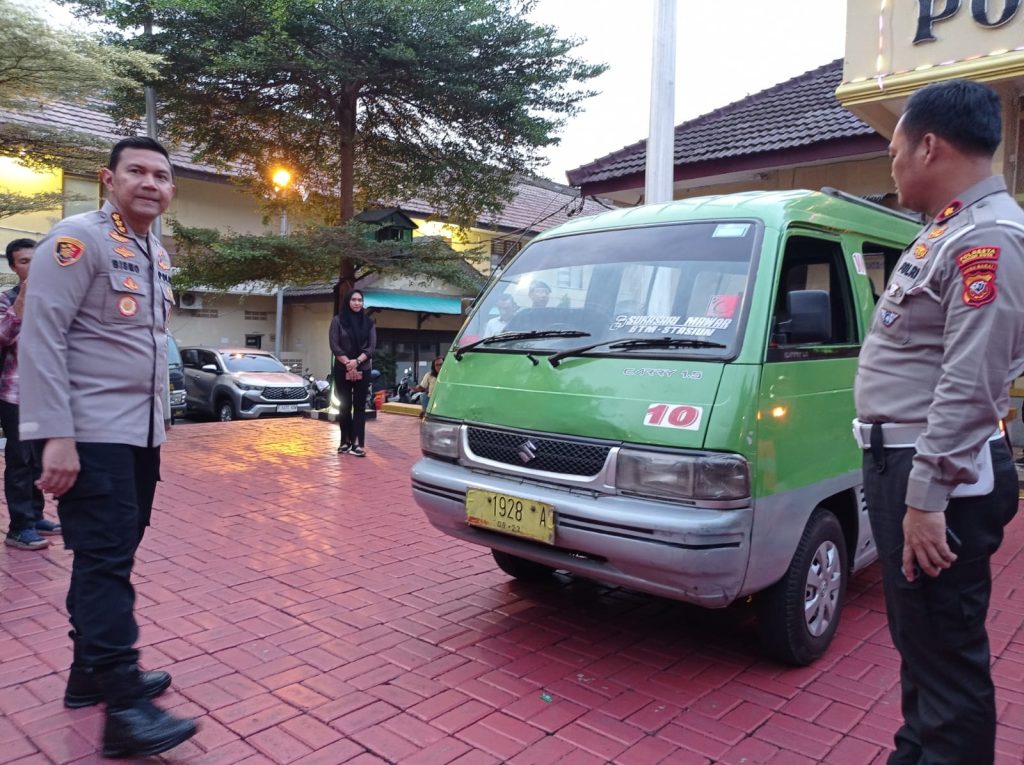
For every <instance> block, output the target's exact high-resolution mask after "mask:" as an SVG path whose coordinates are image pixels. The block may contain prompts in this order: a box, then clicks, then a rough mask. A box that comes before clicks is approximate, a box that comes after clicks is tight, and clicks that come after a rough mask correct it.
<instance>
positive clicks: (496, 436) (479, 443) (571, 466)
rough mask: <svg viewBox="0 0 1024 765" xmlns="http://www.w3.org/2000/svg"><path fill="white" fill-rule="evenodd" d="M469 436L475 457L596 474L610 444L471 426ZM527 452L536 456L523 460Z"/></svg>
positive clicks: (554, 469) (516, 464) (577, 473)
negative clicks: (604, 444) (589, 442)
mask: <svg viewBox="0 0 1024 765" xmlns="http://www.w3.org/2000/svg"><path fill="white" fill-rule="evenodd" d="M468 435H469V448H470V449H471V450H472V452H473V454H475V455H477V456H478V457H483V458H485V459H489V460H494V461H495V462H504V463H505V464H506V465H515V466H516V467H529V468H531V469H532V470H543V471H545V472H548V473H565V474H567V475H579V476H595V475H597V474H598V473H600V472H601V469H602V468H603V467H604V463H605V460H606V459H607V458H608V452H609V451H611V447H609V446H597V445H595V444H587V443H581V442H579V441H570V440H567V439H561V438H557V439H556V438H541V437H540V436H529V435H524V434H518V433H508V432H506V431H503V430H487V429H485V428H476V427H472V426H470V428H469V434H468ZM530 454H534V455H536V456H534V457H533V458H532V459H526V460H525V461H524V459H523V457H529V456H530Z"/></svg>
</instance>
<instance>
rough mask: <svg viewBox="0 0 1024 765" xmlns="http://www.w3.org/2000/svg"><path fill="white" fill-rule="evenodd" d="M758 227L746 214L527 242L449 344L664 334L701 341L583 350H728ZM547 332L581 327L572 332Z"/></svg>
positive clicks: (521, 345)
mask: <svg viewBox="0 0 1024 765" xmlns="http://www.w3.org/2000/svg"><path fill="white" fill-rule="evenodd" d="M760 231H761V227H760V224H759V223H758V222H756V221H748V220H744V221H700V222H695V223H681V224H675V225H666V226H648V227H643V228H635V229H622V230H616V231H596V232H591V233H586V234H575V235H571V236H564V237H560V238H555V239H547V240H543V241H540V242H536V243H535V244H531V245H530V246H529V247H527V248H526V249H525V250H524V251H523V252H522V254H521V255H520V256H519V257H517V258H516V259H515V260H514V261H513V262H512V264H511V265H510V266H509V267H508V269H507V270H505V271H504V272H503V273H501V274H500V276H499V277H498V278H497V280H496V281H494V282H493V283H492V285H491V287H490V289H489V290H488V292H487V293H486V295H485V296H484V297H483V299H482V300H481V301H480V302H479V303H478V304H477V306H476V307H475V309H474V311H473V313H472V314H471V315H470V318H469V320H468V321H467V322H466V325H465V326H464V328H463V330H462V333H461V334H460V336H459V338H458V340H457V344H458V345H459V346H462V347H465V346H467V345H468V344H469V343H472V342H475V341H479V340H481V339H483V338H487V337H493V336H494V335H498V334H501V333H520V334H528V333H534V334H535V335H536V336H534V337H526V338H522V337H517V336H516V335H510V339H508V340H498V341H496V342H489V343H486V344H483V345H481V346H478V348H479V349H480V350H487V351H509V350H518V351H524V350H528V351H534V350H536V351H552V352H557V351H562V350H565V349H568V348H573V347H576V346H581V345H590V344H603V343H604V341H608V342H609V343H612V342H614V341H617V340H636V339H644V338H647V339H654V338H673V339H678V340H703V341H708V342H706V343H696V342H695V343H679V344H674V345H673V344H668V343H650V344H646V343H634V344H629V346H628V347H624V348H623V347H620V348H618V349H608V348H606V347H601V348H597V349H595V350H593V351H592V352H593V353H598V354H601V355H608V354H614V355H619V354H623V355H627V354H628V355H630V356H645V355H647V356H651V355H655V356H665V355H684V356H691V357H692V356H701V357H722V356H728V355H734V354H735V352H736V351H737V350H738V348H737V344H738V342H739V341H738V332H737V325H738V323H739V320H740V317H741V315H742V311H743V308H744V305H745V303H746V301H747V300H748V299H749V298H748V296H749V294H750V282H751V264H752V261H753V254H754V251H755V245H756V244H757V243H758V242H759V241H760ZM552 330H554V331H552ZM557 331H562V334H563V335H565V334H566V333H585V334H582V335H580V334H577V335H575V338H573V337H566V336H559V335H558V333H557ZM553 335H554V336H553ZM580 338H583V339H580Z"/></svg>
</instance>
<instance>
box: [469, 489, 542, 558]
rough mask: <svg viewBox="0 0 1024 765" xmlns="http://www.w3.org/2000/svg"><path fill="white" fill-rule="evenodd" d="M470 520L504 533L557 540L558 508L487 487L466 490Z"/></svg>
mask: <svg viewBox="0 0 1024 765" xmlns="http://www.w3.org/2000/svg"><path fill="white" fill-rule="evenodd" d="M466 520H467V521H468V522H469V525H470V526H480V527H482V528H485V529H491V530H492V531H500V532H502V533H503V534H512V535H513V536H517V537H524V538H526V539H533V540H535V541H537V542H544V543H545V544H549V545H551V544H554V543H555V508H554V506H553V505H549V504H547V503H545V502H535V501H534V500H532V499H523V498H522V497H514V496H512V495H511V494H498V493H496V492H493V491H484V490H483V489H468V490H467V491H466Z"/></svg>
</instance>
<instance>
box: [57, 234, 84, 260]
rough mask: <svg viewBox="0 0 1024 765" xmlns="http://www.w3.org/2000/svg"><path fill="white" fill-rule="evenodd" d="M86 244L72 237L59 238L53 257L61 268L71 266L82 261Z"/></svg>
mask: <svg viewBox="0 0 1024 765" xmlns="http://www.w3.org/2000/svg"><path fill="white" fill-rule="evenodd" d="M84 254H85V244H83V243H82V241H81V240H79V239H75V238H74V237H71V236H58V237H57V241H56V242H54V245H53V257H54V260H56V261H57V265H59V266H70V265H74V264H75V263H77V262H78V261H79V260H81V259H82V255H84Z"/></svg>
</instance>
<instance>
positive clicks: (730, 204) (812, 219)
mask: <svg viewBox="0 0 1024 765" xmlns="http://www.w3.org/2000/svg"><path fill="white" fill-rule="evenodd" d="M843 197H845V198H843ZM853 199H855V198H851V197H849V196H847V195H841V196H839V195H836V194H835V193H834V192H833V193H828V194H826V193H822V192H820V191H807V190H806V189H797V190H793V191H746V192H742V193H738V194H718V195H715V196H706V197H693V198H691V199H677V200H674V201H672V202H666V203H664V204H651V205H642V206H640V207H625V208H622V209H619V210H611V211H609V212H606V213H601V214H600V215H591V216H589V217H586V218H577V219H573V220H570V221H568V222H567V223H563V224H562V225H561V226H556V227H555V228H551V229H548V230H547V231H545V232H544V233H543V234H540V235H539V236H538V237H536V239H535V241H537V240H541V239H549V238H551V237H556V236H564V235H566V234H576V233H582V232H584V231H599V230H604V229H615V228H632V227H634V226H652V225H659V224H666V223H680V222H684V221H697V220H723V219H730V218H744V219H748V220H749V219H751V218H754V219H757V220H760V221H763V222H764V224H765V226H768V227H770V228H775V229H781V228H782V227H783V225H784V224H785V223H787V222H799V223H806V224H809V225H812V226H815V227H818V228H826V229H833V230H837V231H851V230H853V231H861V232H864V233H865V234H874V235H877V236H882V237H887V238H892V239H896V240H903V239H906V240H907V241H909V240H910V239H912V238H913V237H914V236H915V235H916V233H917V231H918V230H920V228H921V224H919V223H915V222H914V221H913V220H911V219H910V218H908V217H907V216H904V215H903V214H901V213H899V212H896V211H890V210H885V209H883V208H881V207H880V206H878V205H874V204H871V203H870V202H867V201H866V200H865V201H864V202H863V203H862V202H860V201H859V200H858V201H852V200H853Z"/></svg>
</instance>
